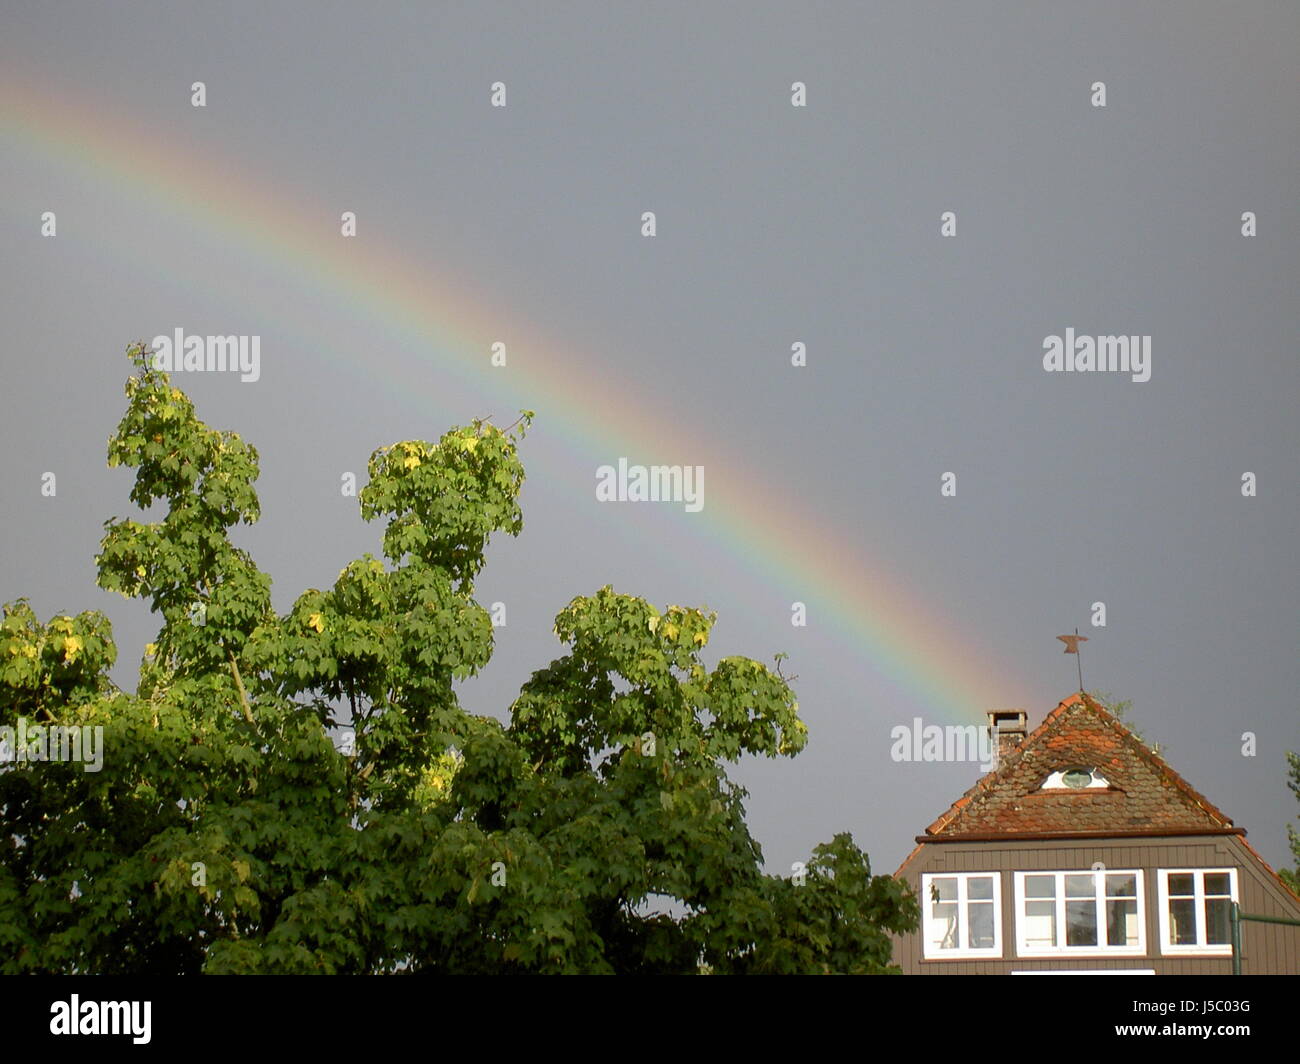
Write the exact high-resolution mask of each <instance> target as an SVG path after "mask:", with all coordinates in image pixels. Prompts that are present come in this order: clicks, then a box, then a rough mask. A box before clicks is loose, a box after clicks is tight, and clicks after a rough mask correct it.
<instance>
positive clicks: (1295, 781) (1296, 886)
mask: <svg viewBox="0 0 1300 1064" xmlns="http://www.w3.org/2000/svg"><path fill="white" fill-rule="evenodd" d="M1286 764H1287V783H1286V785H1287V786H1288V787H1290V788H1291V793H1292V794H1294V795H1295V796H1296V798H1297V799H1298V800H1300V754H1297V753H1295V752H1294V751H1292V750H1288V751H1287V754H1286ZM1286 834H1287V838H1288V839H1290V840H1291V857H1292V859H1293V860H1294V861H1295V868H1293V869H1286V868H1284V869H1282V871H1281V876H1282V879H1283V880H1284V881H1285V882H1286V885H1287V886H1288V887H1290V888H1291V889H1292V890H1293V891H1295V892H1296V894H1300V832H1298V831H1296V829H1295V826H1294V825H1292V824H1288V825H1287V826H1286Z"/></svg>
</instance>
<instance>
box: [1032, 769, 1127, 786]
mask: <svg viewBox="0 0 1300 1064" xmlns="http://www.w3.org/2000/svg"><path fill="white" fill-rule="evenodd" d="M1109 786H1110V781H1108V780H1107V779H1106V778H1105V777H1104V776H1103V775H1102V774H1101V773H1100V772H1098V771H1097V770H1096V769H1095V768H1087V767H1085V766H1083V765H1071V766H1070V767H1069V768H1062V769H1057V771H1055V772H1053V773H1052V774H1051V775H1050V776H1048V777H1047V779H1045V780H1044V781H1043V787H1042V789H1043V790H1045V791H1084V790H1100V789H1102V788H1105V787H1109Z"/></svg>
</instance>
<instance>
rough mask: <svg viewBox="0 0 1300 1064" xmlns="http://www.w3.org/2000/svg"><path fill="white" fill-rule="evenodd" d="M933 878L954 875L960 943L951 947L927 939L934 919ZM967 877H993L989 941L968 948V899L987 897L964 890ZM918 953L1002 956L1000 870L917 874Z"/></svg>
mask: <svg viewBox="0 0 1300 1064" xmlns="http://www.w3.org/2000/svg"><path fill="white" fill-rule="evenodd" d="M936 879H955V880H956V881H957V900H956V904H957V912H958V914H959V917H958V919H959V920H960V923H959V925H958V926H959V928H960V931H961V938H962V944H961V945H959V946H957V947H956V948H954V949H936V948H934V947H933V946H932V945H931V944H930V943H931V934H930V932H931V929H932V928H933V925H934V920H933V918H932V917H931V915H930V906H931V898H930V884H931V883H932V882H933V881H934V880H936ZM970 879H992V880H993V898H992V899H991V900H992V902H993V945H992V946H986V947H981V948H979V949H972V948H971V947H969V946H967V945H966V944H965V943H967V942H969V941H970V920H969V919H967V916H966V913H967V904H968V903H969V902H971V901H972V900H973V901H975V902H977V903H987V901H988V900H989V899H985V898H976V899H972V898H970V897H969V895H968V893H967V887H966V883H967V880H970ZM919 900H920V902H921V947H922V948H921V955H922V956H923V957H924V958H925V959H926V960H928V961H946V960H969V959H970V958H971V957H1001V956H1002V873H1001V872H927V873H925V874H924V875H922V876H921V897H920V899H919Z"/></svg>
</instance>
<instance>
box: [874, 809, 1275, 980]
mask: <svg viewBox="0 0 1300 1064" xmlns="http://www.w3.org/2000/svg"><path fill="white" fill-rule="evenodd" d="M1097 861H1100V862H1101V863H1102V864H1104V865H1106V867H1108V868H1124V869H1127V868H1140V869H1142V872H1143V876H1142V879H1143V907H1144V917H1145V921H1146V928H1145V932H1146V952H1145V953H1144V954H1126V955H1124V956H1115V957H1105V956H1066V957H1047V958H1042V957H1035V958H1029V957H1024V958H1021V957H1017V956H1016V915H1017V914H1016V912H1015V879H1014V876H1013V875H1012V873H1014V872H1032V871H1044V872H1046V871H1071V870H1076V871H1085V872H1086V871H1088V870H1089V869H1090V868H1091V867H1092V865H1093V864H1094V863H1095V862H1097ZM1162 868H1163V869H1172V868H1236V869H1237V893H1238V900H1239V901H1240V903H1241V908H1242V911H1243V912H1248V913H1258V914H1261V915H1264V916H1278V917H1283V918H1285V919H1290V920H1300V902H1297V900H1296V899H1295V897H1294V896H1293V895H1291V894H1290V892H1288V891H1287V890H1286V889H1285V887H1283V886H1282V885H1281V884H1280V883H1279V882H1278V881H1277V879H1276V878H1275V877H1274V876H1273V874H1272V873H1271V872H1270V871H1269V870H1268V868H1267V867H1265V866H1264V865H1262V864H1261V863H1260V861H1259V859H1258V858H1257V857H1256V856H1255V855H1254V853H1252V852H1251V850H1250V849H1249V848H1248V847H1247V846H1245V845H1244V844H1243V843H1242V841H1241V839H1240V837H1238V836H1236V835H1216V836H1182V837H1163V838H1125V839H1116V838H1110V839H1079V840H1068V839H1061V840H1050V841H1021V842H1017V841H1014V840H1002V841H998V842H943V843H926V844H924V845H922V846H921V847H920V850H919V852H917V853H915V854H914V855H913V856H912V857H911V858H909V860H908V861H907V862H906V863H905V864H904V866H903V868H902V869H900V870H899V875H900V876H901V878H903V879H905V880H906V881H907V882H908V883H909V884H910V885H911V887H912V889H913V890H914V891H916V894H917V897H918V898H920V897H921V876H922V875H923V874H927V873H929V874H935V873H938V874H942V873H945V872H950V873H951V872H1001V873H1002V877H1001V879H1002V891H1001V894H1002V897H1001V905H1002V956H1001V957H1000V958H992V957H981V958H968V959H961V960H928V959H926V958H925V957H923V955H922V943H921V929H920V928H918V929H917V930H916V931H915V932H914V933H912V934H910V935H901V936H895V939H894V943H895V944H894V963H895V964H898V965H901V967H902V969H903V971H904V972H905V973H906V974H909V975H1009V974H1011V972H1013V971H1016V972H1022V971H1024V972H1029V971H1083V970H1086V971H1101V970H1106V969H1121V970H1123V969H1130V970H1131V969H1154V970H1155V973H1156V974H1157V975H1230V974H1232V957H1231V955H1227V956H1221V957H1219V956H1214V957H1206V956H1168V955H1163V954H1161V952H1160V924H1159V915H1158V885H1157V876H1156V873H1157V870H1158V869H1162ZM922 904H924V899H922ZM1241 937H1242V972H1243V973H1244V974H1246V975H1264V974H1292V975H1294V974H1300V927H1287V926H1282V925H1278V924H1258V923H1248V922H1243V923H1242V925H1241Z"/></svg>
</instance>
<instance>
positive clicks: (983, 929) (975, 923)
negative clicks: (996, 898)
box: [966, 901, 993, 949]
mask: <svg viewBox="0 0 1300 1064" xmlns="http://www.w3.org/2000/svg"><path fill="white" fill-rule="evenodd" d="M966 918H967V921H968V922H969V924H970V947H971V949H992V948H993V903H992V902H988V901H981V902H972V903H971V904H970V905H969V906H968V907H967V909H966Z"/></svg>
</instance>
